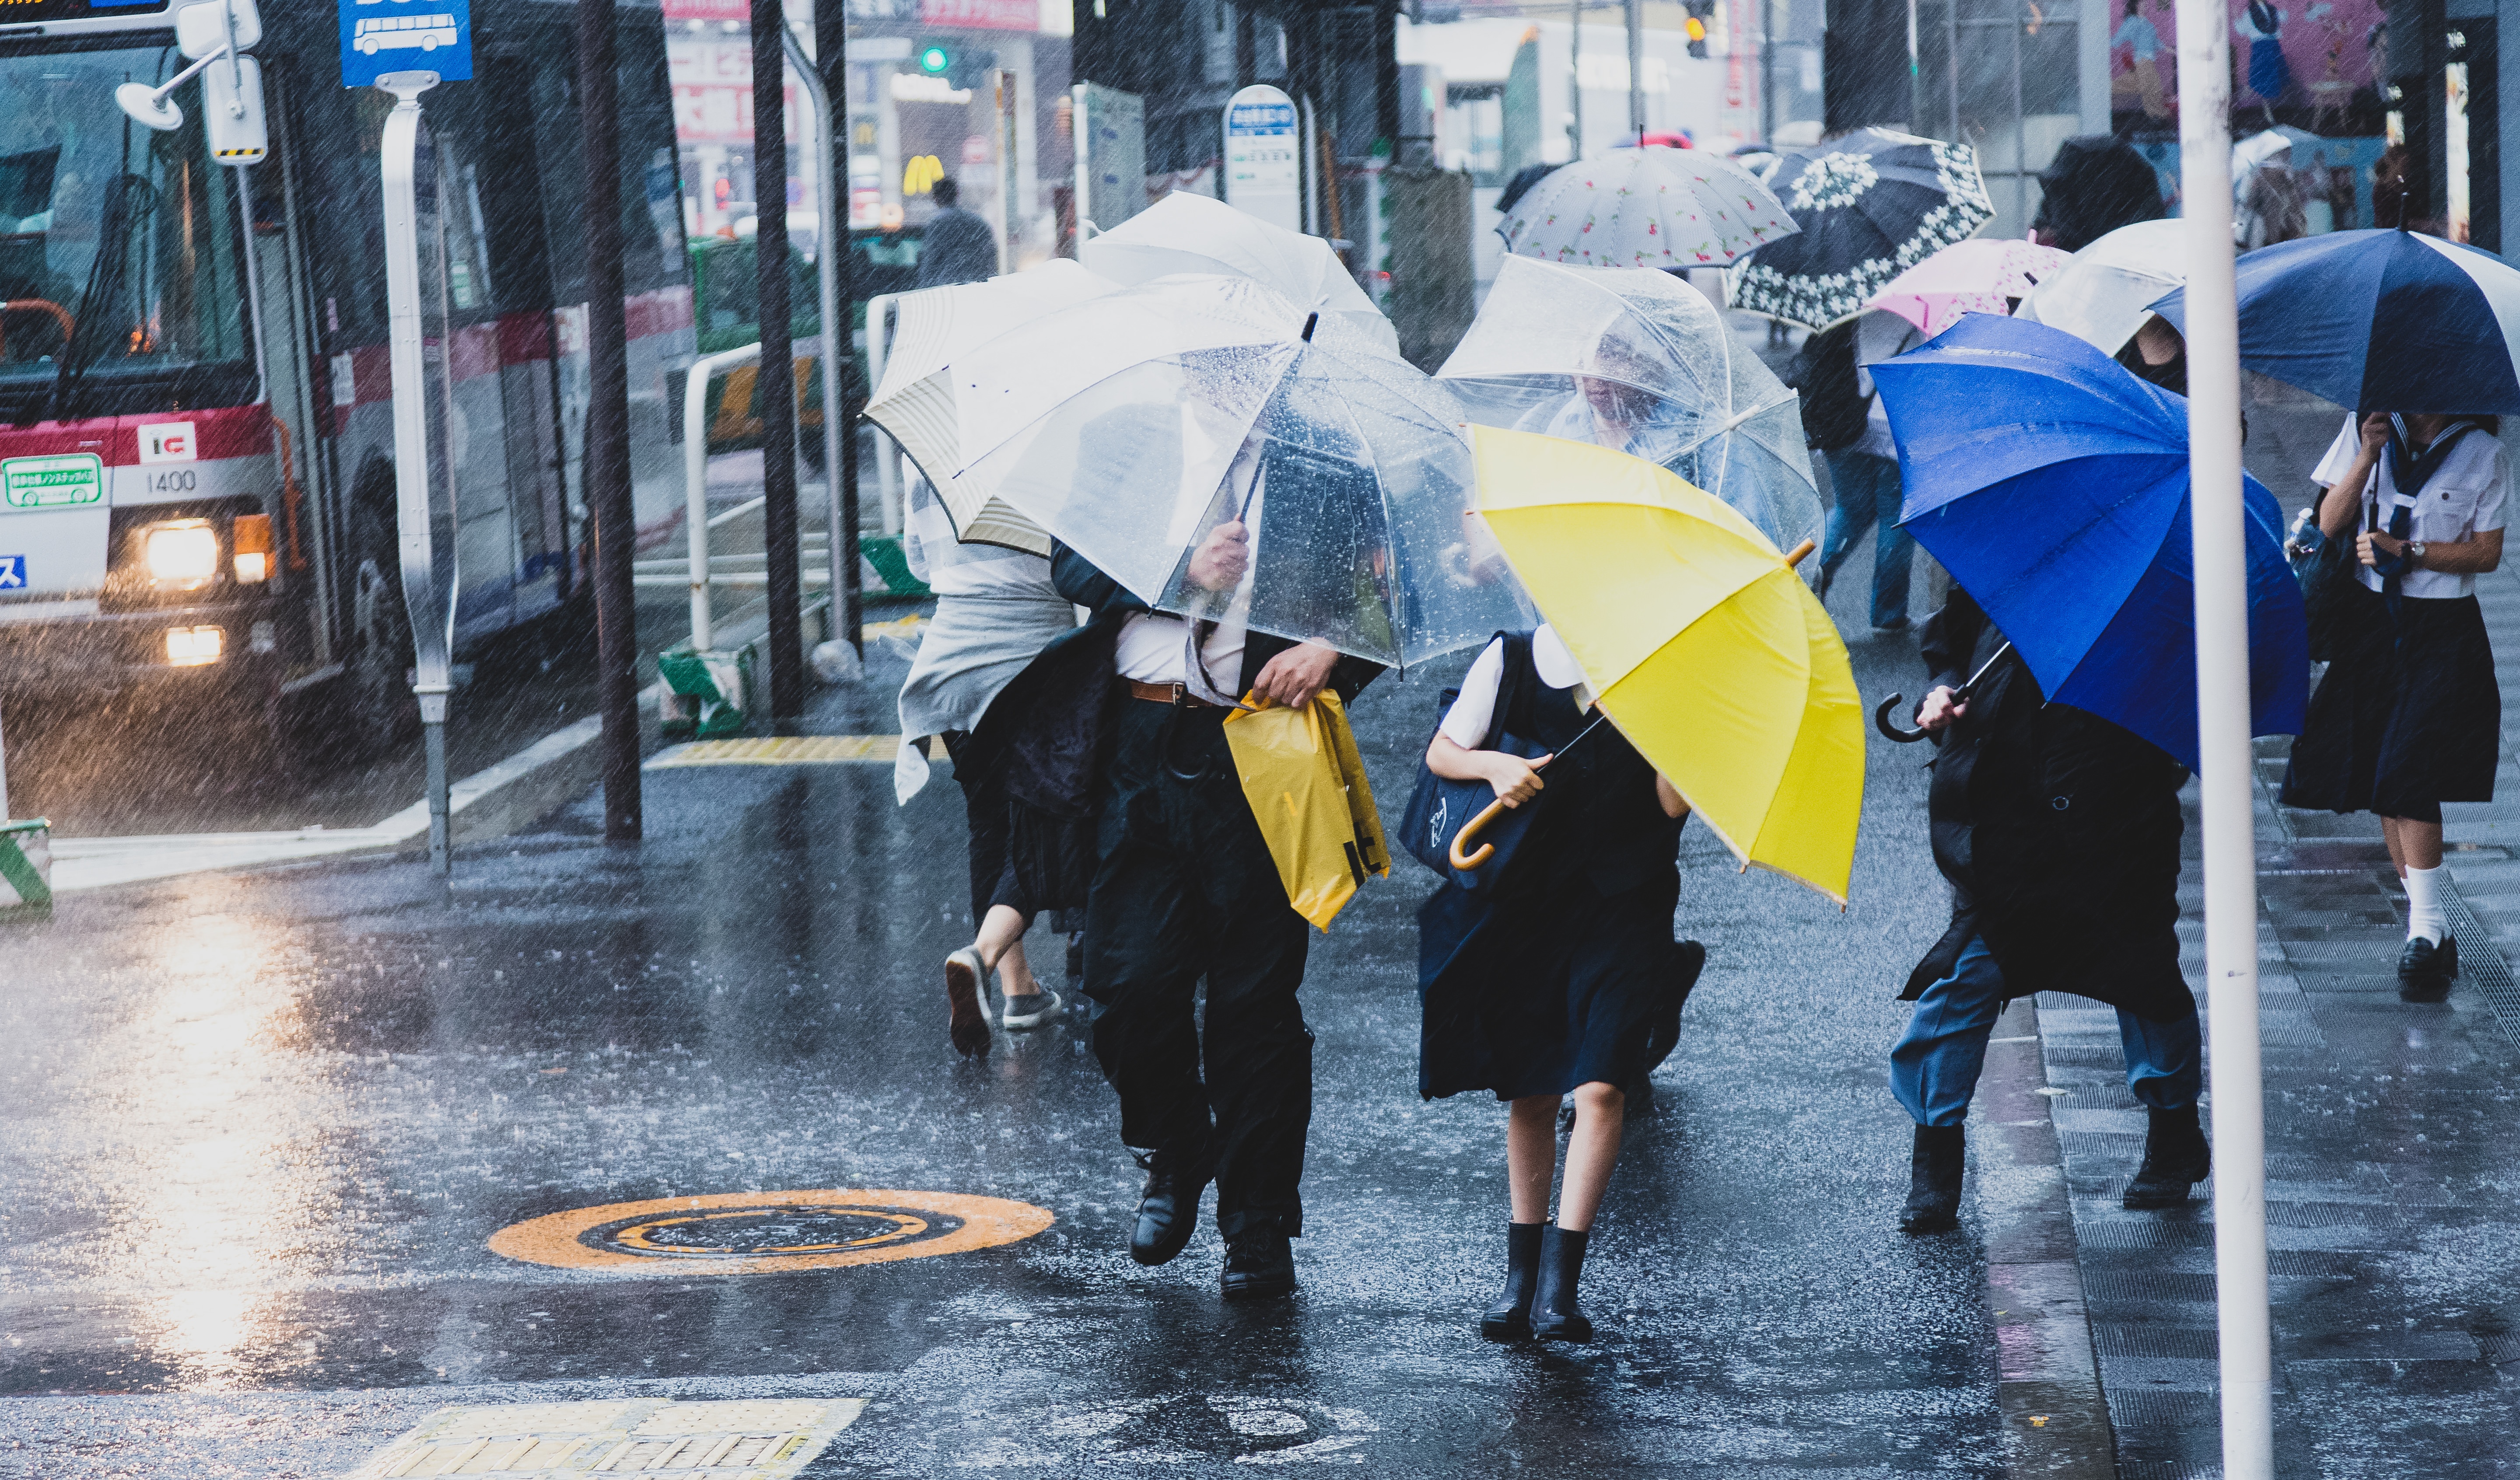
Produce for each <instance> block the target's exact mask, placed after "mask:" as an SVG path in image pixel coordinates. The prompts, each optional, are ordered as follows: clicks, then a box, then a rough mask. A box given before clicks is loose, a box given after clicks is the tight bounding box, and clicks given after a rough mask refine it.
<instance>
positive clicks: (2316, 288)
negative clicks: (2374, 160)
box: [2152, 231, 2520, 416]
mask: <svg viewBox="0 0 2520 1480" xmlns="http://www.w3.org/2000/svg"><path fill="white" fill-rule="evenodd" d="M2238 276H2239V289H2240V363H2241V364H2243V365H2245V366H2247V367H2248V368H2249V369H2251V370H2254V371H2257V372H2258V373H2259V374H2261V375H2267V376H2273V378H2274V379H2276V380H2278V381H2283V382H2284V383H2285V384H2287V385H2293V386H2298V387H2299V388H2301V389H2303V390H2307V391H2309V392H2311V393H2312V394H2313V395H2318V396H2324V397H2326V398H2327V399H2328V400H2331V401H2334V402H2335V403H2336V404H2338V405H2339V406H2348V407H2352V408H2354V409H2355V410H2358V411H2401V412H2403V411H2434V412H2443V413H2447V414H2450V415H2453V416H2458V415H2466V416H2513V415H2520V362H2515V358H2514V354H2515V350H2514V344H2513V339H2514V336H2515V334H2520V271H2515V270H2514V269H2513V268H2512V267H2511V265H2510V264H2509V263H2507V262H2505V261H2503V260H2502V259H2501V258H2500V257H2498V256H2496V255H2495V254H2494V253H2492V252H2490V251H2480V250H2478V249H2477V248H2475V247H2465V246H2461V245H2460V244H2458V243H2455V242H2445V241H2443V240H2442V239H2441V238H2439V237H2426V236H2418V235H2416V234H2415V233H2413V232H2408V231H2338V232H2329V233H2328V234H2326V235H2325V236H2318V237H2304V238H2302V239H2300V240H2299V241H2295V242H2280V243H2277V244H2276V245H2274V246H2273V247H2265V248H2263V249H2261V250H2258V251H2253V252H2249V253H2248V254H2246V255H2244V256H2242V257H2241V258H2240V261H2239V268H2238ZM2152 311H2153V312H2155V313H2157V314H2160V315H2161V316H2162V317H2163V318H2165V319H2168V320H2169V321H2170V322H2171V323H2172V324H2174V325H2176V326H2177V327H2178V329H2179V332H2180V333H2182V334H2185V333H2186V332H2187V298H2186V291H2185V290H2184V289H2181V290H2180V291H2178V292H2173V293H2171V294H2170V295H2169V296H2167V297H2165V298H2163V299H2161V300H2160V301H2159V302H2156V303H2154V304H2153V305H2152Z"/></svg>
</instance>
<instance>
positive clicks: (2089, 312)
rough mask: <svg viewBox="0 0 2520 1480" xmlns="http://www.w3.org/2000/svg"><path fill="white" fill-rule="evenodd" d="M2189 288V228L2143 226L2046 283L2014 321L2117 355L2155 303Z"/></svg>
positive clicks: (2126, 230)
mask: <svg viewBox="0 0 2520 1480" xmlns="http://www.w3.org/2000/svg"><path fill="white" fill-rule="evenodd" d="M2186 282H2187V227H2186V224H2185V223H2184V222H2182V221H2178V220H2175V219H2174V220H2161V221H2138V222H2137V223H2136V224H2135V225H2133V226H2121V227H2119V228H2118V229H2117V230H2115V231H2113V232H2110V233H2109V234H2108V235H2107V236H2105V237H2102V238H2100V239H2099V240H2098V241H2096V242H2093V244H2092V245H2091V246H2089V247H2084V248H2083V249H2082V250H2081V251H2078V252H2076V253H2074V255H2073V257H2072V259H2071V260H2069V261H2068V262H2066V264H2065V265H2064V266H2063V267H2061V268H2059V269H2057V270H2056V271H2054V272H2052V273H2049V274H2048V275H2047V276H2046V277H2043V278H2041V279H2040V280H2039V285H2038V286H2037V287H2036V288H2033V289H2032V290H2031V291H2030V296H2028V297H2026V298H2024V299H2022V300H2021V306H2020V307H2019V308H2016V309H2014V310H2013V311H2012V316H2013V317H2014V318H2016V319H2025V320H2028V321H2029V322H2031V323H2033V324H2047V325H2050V326H2052V327H2054V328H2057V329H2061V330H2063V331H2065V332H2066V333H2067V334H2069V335H2072V336H2074V337H2075V338H2078V339H2081V340H2082V341H2083V342H2084V343H2086V344H2091V345H2093V346H2095V347H2096V348H2097V349H2098V350H2099V351H2100V353H2102V354H2110V355H2113V354H2116V353H2117V352H2118V351H2119V350H2121V349H2124V348H2126V343H2127V340H2129V339H2132V338H2134V337H2135V332H2136V331H2137V330H2138V329H2139V328H2141V327H2142V325H2143V321H2144V320H2145V319H2148V318H2150V317H2151V316H2152V304H2153V300H2155V299H2157V298H2159V297H2160V296H2161V295H2162V294H2163V293H2166V292H2170V291H2171V290H2173V289H2175V288H2180V287H2183V286H2184V285H2185V284H2186Z"/></svg>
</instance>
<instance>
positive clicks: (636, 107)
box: [0, 0, 695, 760]
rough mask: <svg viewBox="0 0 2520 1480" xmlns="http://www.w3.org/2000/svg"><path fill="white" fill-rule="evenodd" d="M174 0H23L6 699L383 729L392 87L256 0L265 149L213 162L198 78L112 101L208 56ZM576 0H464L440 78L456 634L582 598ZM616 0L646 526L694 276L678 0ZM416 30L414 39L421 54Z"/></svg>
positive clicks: (310, 12)
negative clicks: (166, 99)
mask: <svg viewBox="0 0 2520 1480" xmlns="http://www.w3.org/2000/svg"><path fill="white" fill-rule="evenodd" d="M177 3H179V0H9V3H6V4H5V5H0V703H5V702H8V701H9V700H10V699H11V698H12V696H23V695H43V696H45V698H46V700H47V701H49V702H56V703H59V702H73V703H74V702H81V701H84V700H85V699H86V698H88V697H90V696H95V695H103V694H107V693H110V692H116V691H125V690H132V689H156V690H159V691H162V692H163V694H164V696H165V697H166V698H167V699H168V700H169V701H171V702H174V703H177V704H180V705H183V706H187V707H188V708H191V709H198V710H203V711H207V710H209V709H212V708H214V707H215V708H218V709H222V710H230V711H237V710H242V711H245V712H246V716H247V717H248V719H250V720H251V721H252V722H253V723H256V724H267V725H269V726H270V727H271V729H272V734H273V735H274V737H275V738H277V739H280V740H286V741H288V742H289V745H288V751H289V753H290V755H291V756H292V757H293V759H301V760H302V759H317V758H322V757H326V756H331V755H339V756H359V755H369V754H374V753H377V752H378V751H379V750H381V749H382V748H383V747H384V746H386V745H388V744H390V743H392V742H393V741H394V740H398V739H401V738H403V737H405V736H407V735H408V734H409V733H410V731H411V729H412V728H414V727H416V725H417V708H416V705H415V703H414V700H413V698H412V695H411V693H410V690H409V687H408V678H407V674H408V670H409V667H410V663H411V638H410V629H409V625H408V622H407V620H406V618H405V616H404V612H403V602H402V592H401V576H400V563H399V559H398V557H397V555H396V545H395V539H396V529H395V514H394V479H393V472H392V460H393V433H392V409H391V405H390V398H391V393H392V391H391V382H390V377H389V373H388V369H387V355H386V347H385V339H386V335H385V317H386V308H385V287H384V261H383V255H382V250H383V228H382V216H381V212H380V179H379V169H378V164H379V159H378V147H379V138H380V135H381V132H382V123H383V118H384V115H385V112H387V110H388V109H390V108H391V106H392V99H390V98H388V97H387V96H385V95H384V94H382V93H381V92H378V91H376V90H375V89H373V88H360V89H355V90H352V89H345V88H343V87H342V86H341V80H340V79H341V70H340V63H339V56H338V50H337V48H338V45H339V31H338V22H337V19H336V11H335V8H334V6H333V5H332V4H331V3H329V0H325V3H316V0H263V3H262V6H261V14H262V21H263V32H264V39H263V41H262V43H261V44H260V45H259V46H258V47H256V48H255V50H254V55H255V56H257V57H258V58H260V60H261V65H262V75H263V87H264V95H265V98H266V100H267V108H268V112H269V114H270V133H271V152H270V155H269V157H267V158H265V159H264V160H263V161H262V162H260V163H258V164H255V165H253V166H251V167H248V168H237V167H232V166H227V165H222V164H220V163H218V162H217V161H216V160H214V159H213V157H211V154H210V151H209V149H208V147H207V145H206V142H205V139H204V134H203V126H202V114H203V102H202V97H201V92H200V88H199V84H198V83H197V82H188V83H186V84H184V85H183V86H182V87H179V88H178V89H177V90H176V91H175V93H174V94H173V101H175V102H176V103H177V104H178V105H179V106H181V107H182V108H183V109H184V112H185V115H186V116H185V120H184V123H183V125H182V126H181V127H179V128H176V129H174V130H172V131H171V132H162V133H161V132H157V131H153V130H151V129H148V128H144V127H141V126H139V125H138V124H136V123H133V122H131V121H130V120H129V119H127V118H126V117H125V116H124V114H123V112H122V111H121V110H120V109H119V108H118V107H117V106H116V105H115V102H114V89H115V87H116V86H118V85H120V84H122V83H125V82H132V81H138V82H143V83H150V84H153V85H154V84H158V83H162V82H163V81H164V80H165V79H167V78H168V77H170V76H172V75H174V73H175V72H177V71H178V70H180V69H181V68H183V67H185V66H186V59H185V58H184V57H183V56H182V55H181V54H180V53H179V52H178V51H177V49H176V46H175V34H174V15H173V13H174V10H175V8H176V4H177ZM575 11H576V7H575V6H574V5H572V4H569V3H565V0H498V3H495V4H490V3H483V4H476V5H475V6H474V7H473V11H472V26H473V30H472V38H473V41H472V44H473V76H472V80H470V81H461V82H448V83H443V84H441V85H439V86H438V87H437V88H435V89H433V90H432V91H430V92H428V93H427V94H426V95H425V96H424V98H423V100H422V102H423V107H424V108H425V109H426V115H427V123H428V126H429V128H430V130H431V132H432V134H433V136H434V139H435V142H436V146H437V151H438V153H437V158H438V160H439V168H440V171H441V174H442V177H443V178H444V179H445V181H446V182H447V183H446V187H445V190H446V196H445V199H446V200H447V201H448V204H449V208H448V209H447V210H446V211H445V212H444V216H445V222H446V229H447V234H448V253H447V267H448V289H449V297H450V299H451V301H452V303H453V316H452V319H451V326H452V327H451V331H450V333H449V336H448V338H449V342H448V343H447V344H446V345H445V346H444V352H445V355H446V358H447V360H448V362H449V364H450V365H451V366H452V368H453V374H454V377H455V381H456V390H455V403H456V406H455V414H454V417H453V419H452V422H453V425H452V426H451V428H450V433H449V437H448V442H449V444H450V445H449V446H448V448H447V449H446V453H447V455H448V456H449V457H450V458H452V459H453V462H454V470H455V479H454V482H455V487H456V499H455V502H456V506H457V507H456V509H455V529H454V534H453V547H454V549H455V552H456V561H457V568H458V579H459V595H458V600H457V607H456V642H457V649H458V652H459V655H462V654H467V653H472V652H475V651H477V650H481V649H482V647H483V645H484V644H486V643H488V642H489V640H491V639H493V638H496V637H498V636H499V635H501V634H505V633H510V632H514V631H516V630H517V629H519V628H523V627H526V626H527V625H528V624H535V623H545V622H555V623H570V622H582V621H587V616H586V609H585V598H586V597H587V596H588V595H589V593H588V589H587V583H588V576H589V570H588V561H587V560H586V558H585V552H586V550H587V548H588V539H587V535H588V525H587V515H586V509H585V503H584V498H583V491H582V488H581V485H580V482H579V469H580V461H581V449H582V444H583V434H584V427H585V407H586V376H587V358H586V307H585V304H586V289H585V273H584V266H585V252H584V250H583V248H582V247H581V245H580V244H581V240H582V230H581V221H580V211H581V209H582V205H581V202H582V192H581V191H580V190H578V189H577V181H578V179H579V178H580V176H581V174H582V163H581V155H580V141H579V134H578V126H577V125H578V103H577V96H576V78H575V74H574V59H575V53H576V48H575ZM615 14H616V15H617V17H618V22H619V30H618V38H617V52H618V56H619V67H620V72H619V78H618V90H619V98H620V128H621V149H620V157H621V160H622V175H623V178H622V190H621V199H622V211H623V217H624V220H623V239H624V241H625V244H626V251H625V254H624V259H623V264H622V265H623V271H624V280H625V285H626V300H625V309H626V312H627V318H628V324H629V336H630V341H629V370H630V454H631V467H632V473H633V481H634V487H635V495H634V497H635V506H636V508H637V510H638V516H639V520H640V522H641V524H642V525H643V526H645V533H646V534H647V536H648V538H649V539H650V540H652V539H654V538H657V537H661V536H662V535H664V534H666V533H668V532H669V531H670V529H671V528H672V527H673V525H674V523H675V521H677V520H678V519H679V518H680V515H681V510H682V508H683V503H684V499H683V491H682V486H681V471H680V470H681V450H680V448H679V447H678V446H676V445H673V444H674V443H676V442H678V441H679V438H680V429H681V424H680V418H679V416H678V415H676V414H675V412H676V408H678V407H679V404H680V383H679V382H680V381H681V379H682V376H683V374H684V373H685V372H686V371H687V369H688V367H689V365H690V364H691V361H692V358H693V355H694V352H695V351H694V336H693V321H692V294H691V290H690V268H689V265H688V261H687V255H686V244H685V242H684V239H683V215H682V208H681V191H680V187H679V183H678V181H677V179H676V176H675V158H676V153H675V147H674V125H673V111H672V97H671V92H670V90H669V88H668V85H667V82H666V73H665V47H664V34H663V27H662V22H661V19H660V16H659V13H658V11H657V9H656V7H655V3H654V0H648V3H647V4H644V5H641V4H635V3H626V0H625V3H623V4H621V5H620V6H619V8H618V9H617V11H616V13H615ZM386 44H392V45H400V44H402V39H401V37H400V36H399V35H398V36H397V37H396V38H395V39H394V40H393V41H391V42H388V43H386ZM411 44H412V47H413V49H412V50H411V52H410V59H411V60H410V61H409V62H408V63H406V64H404V65H406V66H408V67H426V66H427V58H428V50H424V49H422V48H421V47H420V45H419V44H418V42H417V40H414V41H413V42H412V43H411ZM588 625H589V627H590V630H591V622H590V623H589V624H588Z"/></svg>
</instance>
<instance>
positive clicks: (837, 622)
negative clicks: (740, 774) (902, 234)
mask: <svg viewBox="0 0 2520 1480" xmlns="http://www.w3.org/2000/svg"><path fill="white" fill-rule="evenodd" d="M779 39H780V41H781V43H782V49H783V50H785V51H786V52H787V65H788V67H791V68H793V69H794V71H795V73H796V77H797V80H798V81H800V82H802V83H804V84H805V101H806V104H807V106H808V107H809V108H810V109H811V110H812V112H813V115H814V134H813V139H812V141H811V144H810V147H809V148H808V149H807V151H806V155H807V157H808V158H809V159H810V160H811V161H812V163H811V166H810V167H811V168H812V169H813V171H814V191H815V196H816V199H818V200H820V201H821V202H823V229H822V231H821V233H820V240H819V241H818V243H817V244H816V246H815V248H814V286H815V292H816V298H817V314H818V317H819V318H820V320H821V322H822V326H823V351H822V353H823V502H824V508H825V523H824V526H823V527H824V528H825V529H827V530H828V531H830V537H829V538H827V539H826V540H825V541H824V542H823V543H824V544H825V545H827V546H828V547H830V548H829V550H828V551H827V552H826V553H827V554H828V556H829V557H830V560H831V565H832V636H833V637H836V638H839V639H841V640H842V641H844V642H846V643H847V644H848V645H849V646H850V647H852V648H855V647H857V646H858V626H859V623H858V617H857V614H858V611H859V605H860V597H859V594H858V590H857V580H858V541H857V518H856V514H855V511H854V510H853V509H844V508H842V507H841V506H842V489H841V483H842V481H843V480H842V478H841V477H840V456H841V446H840V444H841V443H842V442H843V441H845V440H847V436H846V428H845V427H844V426H843V425H842V423H841V417H842V416H843V414H844V413H843V412H842V410H841V396H842V392H843V391H844V390H845V388H846V387H845V385H844V384H843V383H842V382H843V379H844V377H846V376H847V375H848V374H849V373H850V372H851V371H852V370H853V369H854V368H855V367H853V366H851V365H850V363H849V355H850V353H851V344H850V340H849V339H848V338H847V337H845V336H843V334H842V331H841V325H842V324H843V323H844V322H846V321H845V320H843V319H842V318H841V316H840V263H841V262H842V261H843V260H844V259H845V254H846V252H847V251H848V249H849V238H848V223H847V221H846V219H845V218H844V217H840V216H836V215H834V214H833V212H835V211H837V210H839V209H840V205H839V203H838V202H841V200H842V195H841V186H842V184H843V182H842V181H841V179H840V174H839V170H838V169H837V168H836V167H835V165H836V163H837V160H836V159H835V158H834V156H835V155H836V154H837V153H838V151H837V150H836V149H835V148H834V147H833V144H832V140H833V138H834V137H835V135H834V133H833V128H834V124H833V114H832V90H831V88H830V87H829V86H828V85H827V84H826V83H825V82H824V81H823V74H822V72H821V71H820V70H819V69H817V68H816V67H815V66H814V59H813V58H811V57H808V56H806V55H805V47H804V43H802V42H800V41H798V40H797V39H796V33H795V32H794V31H792V30H789V29H788V28H787V27H786V26H784V25H783V26H781V27H780V28H779ZM834 223H836V224H834ZM695 373H697V370H696V371H695ZM852 450H853V449H852ZM697 573H698V572H697V569H696V570H695V574H696V575H697ZM695 631H697V629H695ZM692 646H693V647H695V648H701V647H706V646H707V645H706V644H704V643H702V642H700V641H699V640H698V638H697V636H695V637H694V638H693V641H692Z"/></svg>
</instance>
